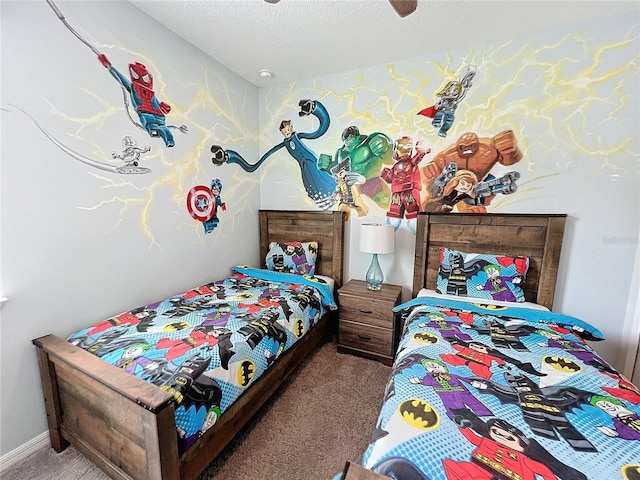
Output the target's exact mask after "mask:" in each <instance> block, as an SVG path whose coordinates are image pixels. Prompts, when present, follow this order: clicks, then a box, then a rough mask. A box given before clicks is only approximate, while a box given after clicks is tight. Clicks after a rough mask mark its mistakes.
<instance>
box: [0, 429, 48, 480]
mask: <svg viewBox="0 0 640 480" xmlns="http://www.w3.org/2000/svg"><path fill="white" fill-rule="evenodd" d="M50 446H51V443H50V442H49V432H42V433H41V434H40V435H38V436H37V437H36V438H34V439H32V440H29V441H28V442H27V443H24V444H22V445H20V446H19V447H18V448H16V449H14V450H11V451H10V452H9V453H6V454H4V455H2V456H1V457H0V476H2V474H3V473H4V471H5V470H7V469H9V468H11V467H12V466H14V465H16V464H17V463H20V462H21V461H22V460H24V459H25V458H27V457H28V456H30V455H32V454H34V453H36V452H37V451H38V450H41V449H43V448H45V447H50Z"/></svg>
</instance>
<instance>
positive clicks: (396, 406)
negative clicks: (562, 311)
mask: <svg viewBox="0 0 640 480" xmlns="http://www.w3.org/2000/svg"><path fill="white" fill-rule="evenodd" d="M397 310H398V311H400V312H402V315H403V316H404V317H405V318H406V322H405V327H404V334H403V336H402V337H401V340H400V345H399V348H398V353H397V356H396V360H395V362H394V365H393V368H392V372H391V375H390V377H389V382H388V384H387V388H386V391H385V398H384V403H383V406H382V410H381V412H380V415H379V418H378V422H377V427H376V430H375V433H374V435H373V438H372V440H371V443H370V445H369V447H368V449H367V450H366V452H365V453H364V455H363V457H362V458H361V462H362V464H363V466H365V467H366V468H369V469H372V470H374V471H376V472H377V473H381V474H385V475H388V476H390V477H392V478H397V479H402V480H414V479H421V480H424V479H429V480H443V479H448V480H452V479H486V480H496V479H522V480H529V479H530V480H535V479H563V480H569V479H592V480H612V479H638V478H640V391H639V390H638V388H636V387H635V386H634V385H632V384H631V383H630V382H629V381H628V380H626V379H625V378H624V377H623V376H622V375H620V374H619V373H618V372H616V371H615V370H614V369H613V368H612V367H611V366H610V365H608V364H607V362H605V361H604V360H603V359H602V358H600V357H599V356H598V355H597V354H596V353H595V352H594V351H593V350H592V349H591V348H590V347H589V346H588V345H587V344H586V343H585V341H584V340H585V339H588V340H597V339H602V338H601V337H602V335H601V333H600V332H599V331H598V330H597V329H595V328H593V327H592V326H590V325H588V324H587V323H585V322H582V321H580V320H578V319H575V318H573V317H567V316H563V315H559V314H555V313H552V312H547V311H540V310H528V309H524V308H517V307H495V306H494V307H489V306H482V305H477V304H470V303H464V302H457V301H448V300H447V301H444V302H443V301H442V300H439V299H436V298H426V297H424V298H421V297H418V298H416V299H414V300H411V301H410V302H407V303H406V304H404V305H401V306H399V307H397Z"/></svg>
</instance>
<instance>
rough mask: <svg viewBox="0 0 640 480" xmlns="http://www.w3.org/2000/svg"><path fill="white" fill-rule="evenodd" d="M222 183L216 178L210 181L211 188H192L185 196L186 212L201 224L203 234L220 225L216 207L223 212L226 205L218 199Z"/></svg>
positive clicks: (198, 186)
mask: <svg viewBox="0 0 640 480" xmlns="http://www.w3.org/2000/svg"><path fill="white" fill-rule="evenodd" d="M220 192H222V182H221V181H220V179H218V178H214V179H213V180H211V188H209V187H206V186H205V185H197V186H195V187H193V188H192V189H191V190H190V191H189V193H188V194H187V210H188V211H189V215H191V216H192V217H193V218H194V219H196V220H198V221H200V222H202V226H203V227H204V233H211V232H213V230H215V228H216V227H217V226H218V224H219V223H220V218H218V207H220V208H221V209H222V210H223V211H225V210H226V209H227V204H226V203H224V202H223V201H222V198H221V197H220Z"/></svg>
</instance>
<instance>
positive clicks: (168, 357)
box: [68, 267, 336, 451]
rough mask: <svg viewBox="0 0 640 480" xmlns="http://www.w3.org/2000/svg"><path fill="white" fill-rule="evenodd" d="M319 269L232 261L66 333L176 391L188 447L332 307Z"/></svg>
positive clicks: (180, 423)
mask: <svg viewBox="0 0 640 480" xmlns="http://www.w3.org/2000/svg"><path fill="white" fill-rule="evenodd" d="M335 308H336V305H335V303H334V299H333V293H332V290H331V288H330V287H329V286H328V285H327V284H326V283H324V282H323V281H322V280H319V279H317V278H315V277H306V276H300V275H294V274H287V273H280V272H274V271H269V270H261V269H252V268H246V267H234V268H233V272H232V274H231V275H230V276H229V277H227V278H226V279H224V280H221V281H217V282H213V283H209V284H206V285H202V286H200V287H197V288H195V289H193V290H189V291H187V292H185V293H182V294H180V295H176V296H174V297H171V298H167V299H165V300H162V301H160V302H156V303H153V304H150V305H145V306H144V307H140V308H138V309H135V310H132V311H129V312H125V313H123V314H121V315H118V316H116V317H113V318H110V319H108V320H105V321H103V322H100V323H97V324H95V325H93V326H91V327H89V328H86V329H84V330H82V331H79V332H77V333H75V334H74V335H71V336H70V337H69V338H68V341H69V342H71V343H73V344H75V345H77V346H79V347H82V348H84V349H85V350H88V351H89V352H91V353H93V354H95V355H97V356H99V357H101V358H102V359H103V360H105V361H106V362H108V363H110V364H112V365H115V366H117V367H120V368H122V369H124V370H126V371H127V372H129V373H131V374H133V375H135V376H137V377H139V378H141V379H143V380H145V381H147V382H150V383H153V384H156V385H158V386H159V387H160V388H162V389H163V390H165V391H168V392H170V393H171V394H173V396H174V397H175V400H176V425H177V427H178V437H179V447H180V449H181V451H184V450H186V449H187V448H188V447H189V446H190V445H191V444H192V443H193V442H194V441H195V439H197V438H198V436H199V435H201V434H202V433H203V432H205V431H206V430H207V429H208V428H210V427H211V426H213V425H214V424H215V422H216V421H217V419H218V418H219V417H220V415H223V414H224V412H225V410H226V409H227V408H228V407H229V406H230V405H231V404H232V403H233V402H234V401H235V400H236V399H237V398H238V397H239V396H240V395H241V394H242V393H243V392H244V391H245V390H246V389H247V388H248V387H249V386H251V385H252V384H253V382H254V381H255V380H257V379H258V377H260V375H261V374H262V373H263V372H264V371H265V370H266V369H267V368H269V366H270V365H271V364H272V363H273V362H274V361H276V359H277V358H278V356H279V355H280V354H282V352H284V351H286V350H287V349H288V348H289V347H290V346H291V345H293V344H294V343H295V342H296V341H297V340H298V339H299V338H300V337H302V336H303V335H304V334H305V333H306V332H307V331H309V329H311V328H312V327H313V325H314V324H315V322H316V321H318V319H319V318H320V317H321V316H322V315H323V314H324V313H325V312H327V311H328V310H333V309H335Z"/></svg>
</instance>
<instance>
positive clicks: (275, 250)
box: [265, 242, 318, 276]
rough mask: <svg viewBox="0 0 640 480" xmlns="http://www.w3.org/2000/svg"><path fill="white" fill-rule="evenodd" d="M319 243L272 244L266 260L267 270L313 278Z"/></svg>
mask: <svg viewBox="0 0 640 480" xmlns="http://www.w3.org/2000/svg"><path fill="white" fill-rule="evenodd" d="M317 256H318V242H271V243H270V244H269V251H268V252H267V257H266V258H265V261H266V265H267V269H268V270H273V271H276V272H285V273H295V274H298V275H310V276H313V274H314V273H315V270H316V257H317Z"/></svg>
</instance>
